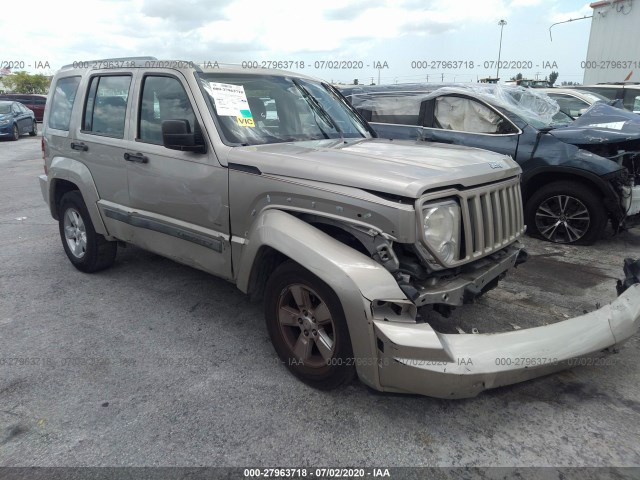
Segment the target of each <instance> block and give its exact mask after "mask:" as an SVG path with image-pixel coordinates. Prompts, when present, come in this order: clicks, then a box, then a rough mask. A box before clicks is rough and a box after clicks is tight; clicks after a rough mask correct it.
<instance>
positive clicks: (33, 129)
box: [29, 120, 38, 137]
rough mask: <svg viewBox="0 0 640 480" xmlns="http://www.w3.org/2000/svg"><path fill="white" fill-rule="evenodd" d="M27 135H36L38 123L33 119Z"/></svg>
mask: <svg viewBox="0 0 640 480" xmlns="http://www.w3.org/2000/svg"><path fill="white" fill-rule="evenodd" d="M29 135H31V136H32V137H35V136H36V135H38V123H37V122H36V121H35V120H34V121H33V125H32V126H31V131H30V132H29Z"/></svg>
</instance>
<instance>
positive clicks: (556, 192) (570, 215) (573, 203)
mask: <svg viewBox="0 0 640 480" xmlns="http://www.w3.org/2000/svg"><path fill="white" fill-rule="evenodd" d="M525 211H526V217H527V227H528V228H529V232H530V233H531V234H533V235H535V236H537V237H540V238H543V239H545V240H548V241H550V242H554V243H564V244H574V245H591V244H593V243H594V242H595V241H596V240H598V238H600V236H601V235H602V232H603V231H604V229H605V227H606V225H607V212H606V210H605V207H604V203H603V201H602V197H601V196H600V195H598V193H596V191H594V190H593V189H591V188H589V187H587V186H586V185H583V184H581V183H578V182H571V181H565V182H553V183H550V184H548V185H545V186H543V187H542V188H540V190H538V191H537V192H535V193H534V194H533V195H531V197H530V198H529V200H528V201H527V204H526V207H525Z"/></svg>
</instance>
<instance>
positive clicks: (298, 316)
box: [278, 284, 336, 367]
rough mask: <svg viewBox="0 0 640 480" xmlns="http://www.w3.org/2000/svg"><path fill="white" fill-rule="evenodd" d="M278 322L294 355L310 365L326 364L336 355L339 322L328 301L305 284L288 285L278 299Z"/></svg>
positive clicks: (321, 365)
mask: <svg viewBox="0 0 640 480" xmlns="http://www.w3.org/2000/svg"><path fill="white" fill-rule="evenodd" d="M278 325H279V327H280V332H281V334H282V337H283V338H284V340H285V342H286V344H287V346H288V347H289V350H290V351H291V353H292V354H293V356H294V357H295V358H296V359H297V360H298V361H301V362H303V364H304V365H306V366H309V367H324V366H326V365H327V364H329V362H330V361H331V359H332V358H333V356H334V353H335V346H336V341H335V340H336V338H335V332H336V329H335V324H334V320H333V318H332V317H331V312H330V311H329V308H328V307H327V304H326V303H325V302H324V301H323V300H322V298H320V296H319V295H318V294H317V293H316V292H314V291H313V290H312V289H310V288H309V287H307V286H306V285H302V284H293V285H289V286H288V287H286V288H284V289H283V290H282V292H281V293H280V297H279V299H278Z"/></svg>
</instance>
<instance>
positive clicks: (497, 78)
mask: <svg viewBox="0 0 640 480" xmlns="http://www.w3.org/2000/svg"><path fill="white" fill-rule="evenodd" d="M506 24H507V21H506V20H500V21H499V22H498V25H500V47H499V48H498V70H497V71H496V83H497V82H498V81H499V79H500V54H501V53H502V29H503V28H504V26H505V25H506Z"/></svg>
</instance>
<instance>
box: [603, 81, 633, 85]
mask: <svg viewBox="0 0 640 480" xmlns="http://www.w3.org/2000/svg"><path fill="white" fill-rule="evenodd" d="M596 85H640V82H599V83H596Z"/></svg>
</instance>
